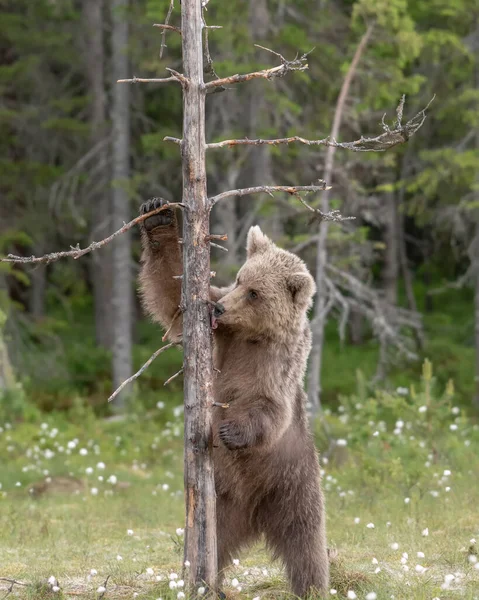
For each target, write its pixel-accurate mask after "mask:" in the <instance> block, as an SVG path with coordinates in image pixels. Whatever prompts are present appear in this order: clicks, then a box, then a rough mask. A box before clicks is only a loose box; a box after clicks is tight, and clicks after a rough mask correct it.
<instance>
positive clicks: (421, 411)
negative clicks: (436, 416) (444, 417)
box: [418, 405, 427, 413]
mask: <svg viewBox="0 0 479 600" xmlns="http://www.w3.org/2000/svg"><path fill="white" fill-rule="evenodd" d="M418 411H419V412H420V413H425V412H426V411H427V406H425V405H423V406H420V407H419V408H418Z"/></svg>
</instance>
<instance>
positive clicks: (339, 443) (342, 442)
mask: <svg viewBox="0 0 479 600" xmlns="http://www.w3.org/2000/svg"><path fill="white" fill-rule="evenodd" d="M347 445H348V441H347V440H345V439H343V438H339V440H336V446H342V447H344V446H347Z"/></svg>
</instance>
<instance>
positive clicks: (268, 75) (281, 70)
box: [205, 46, 308, 90]
mask: <svg viewBox="0 0 479 600" xmlns="http://www.w3.org/2000/svg"><path fill="white" fill-rule="evenodd" d="M260 47H261V48H262V46H260ZM264 49H265V50H267V48H264ZM269 52H272V51H271V50H269ZM274 54H277V53H276V52H274ZM277 56H279V57H280V58H281V64H280V65H278V66H277V67H272V68H271V69H263V70H262V71H254V72H253V73H245V74H244V75H240V74H236V75H230V76H229V77H223V79H214V80H213V81H209V82H208V83H206V84H205V89H206V90H209V89H211V88H215V87H220V86H225V85H229V84H233V83H243V82H245V81H250V80H251V79H274V78H276V77H284V76H285V75H286V73H289V72H290V71H305V70H306V69H307V68H308V63H307V56H308V55H307V54H303V56H300V57H299V58H295V59H294V60H286V59H285V58H284V57H283V56H281V54H277Z"/></svg>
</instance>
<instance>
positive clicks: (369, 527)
mask: <svg viewBox="0 0 479 600" xmlns="http://www.w3.org/2000/svg"><path fill="white" fill-rule="evenodd" d="M366 527H367V528H368V529H374V523H368V524H367V525H366Z"/></svg>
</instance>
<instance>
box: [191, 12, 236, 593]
mask: <svg viewBox="0 0 479 600" xmlns="http://www.w3.org/2000/svg"><path fill="white" fill-rule="evenodd" d="M181 32H182V48H183V70H184V74H185V76H186V77H187V78H188V83H187V84H186V85H184V86H183V142H182V159H183V203H184V205H185V209H184V213H183V293H182V296H183V302H184V310H185V313H184V322H183V348H184V363H183V369H184V396H185V502H186V528H185V534H186V537H185V561H186V560H188V561H189V562H190V570H189V574H188V580H189V584H190V585H191V586H194V585H201V584H202V583H203V582H204V583H206V584H207V585H208V586H210V587H211V588H214V587H215V586H216V576H217V554H216V494H215V482H214V470H213V436H212V415H211V407H212V403H213V395H212V384H213V374H212V353H211V328H210V313H209V305H208V300H209V293H210V248H209V243H208V241H207V236H208V235H209V206H208V197H207V192H206V165H205V89H204V84H203V51H202V39H201V2H200V0H183V1H182V4H181ZM232 535H234V532H232Z"/></svg>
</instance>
